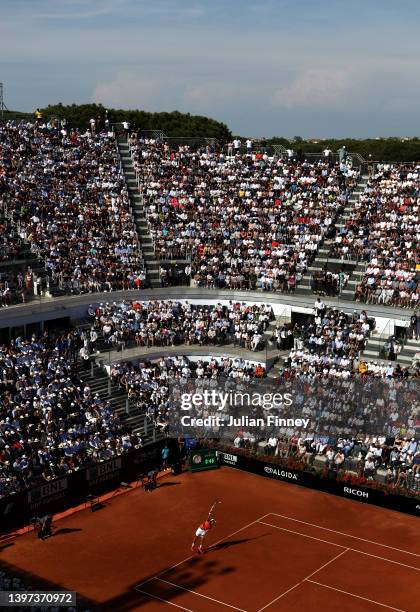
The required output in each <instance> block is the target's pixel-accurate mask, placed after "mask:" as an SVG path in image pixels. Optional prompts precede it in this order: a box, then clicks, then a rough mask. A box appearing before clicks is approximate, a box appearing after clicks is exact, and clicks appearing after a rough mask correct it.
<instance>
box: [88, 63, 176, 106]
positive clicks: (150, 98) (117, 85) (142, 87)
mask: <svg viewBox="0 0 420 612" xmlns="http://www.w3.org/2000/svg"><path fill="white" fill-rule="evenodd" d="M171 85H172V86H173V85H174V83H173V82H172V83H171V80H170V79H168V78H166V77H158V76H156V75H150V76H147V75H142V74H139V73H137V72H134V71H133V72H120V73H118V74H117V75H116V76H115V77H114V78H113V79H111V80H110V81H104V82H102V83H98V84H97V85H96V87H95V89H94V91H93V94H92V102H100V103H101V104H104V105H105V106H110V107H113V108H142V109H149V108H150V110H167V108H168V107H165V99H166V100H167V99H168V95H166V96H165V92H166V94H167V93H168V91H169V90H170V88H171Z"/></svg>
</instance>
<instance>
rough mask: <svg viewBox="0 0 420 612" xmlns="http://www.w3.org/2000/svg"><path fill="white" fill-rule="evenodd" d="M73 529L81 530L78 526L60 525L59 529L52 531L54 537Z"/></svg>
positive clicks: (71, 531) (70, 531)
mask: <svg viewBox="0 0 420 612" xmlns="http://www.w3.org/2000/svg"><path fill="white" fill-rule="evenodd" d="M74 531H82V530H81V529H80V527H61V529H57V531H54V534H53V535H54V537H55V536H58V535H65V534H66V533H73V532H74Z"/></svg>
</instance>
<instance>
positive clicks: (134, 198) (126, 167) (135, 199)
mask: <svg viewBox="0 0 420 612" xmlns="http://www.w3.org/2000/svg"><path fill="white" fill-rule="evenodd" d="M117 144H118V152H119V155H120V160H121V167H122V170H123V173H124V178H125V182H126V185H127V189H128V194H129V197H130V202H131V207H132V209H133V217H134V222H135V224H136V228H137V233H138V236H139V239H140V248H141V250H142V253H143V260H144V265H145V268H146V274H147V279H148V281H149V284H150V286H151V287H152V288H156V287H160V286H161V283H160V277H159V262H158V261H156V257H155V250H154V247H153V240H152V237H151V235H150V232H149V225H148V223H147V219H146V215H145V212H144V205H143V196H142V195H141V194H140V193H139V189H138V185H137V179H136V173H135V170H134V166H133V160H132V158H131V155H130V151H129V148H128V142H127V137H126V136H125V135H123V134H119V135H118V140H117Z"/></svg>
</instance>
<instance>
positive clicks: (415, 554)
mask: <svg viewBox="0 0 420 612" xmlns="http://www.w3.org/2000/svg"><path fill="white" fill-rule="evenodd" d="M265 516H281V518H284V519H287V520H289V521H294V522H295V523H302V524H303V525H310V526H311V527H316V528H317V529H323V530H324V531H331V533H338V534H339V535H343V536H346V537H347V538H354V539H355V540H360V541H361V542H368V543H369V544H376V545H377V546H383V547H384V548H390V549H391V550H397V551H398V552H402V553H405V554H406V555H413V557H420V554H417V553H413V552H410V551H409V550H403V549H402V548H396V547H395V546H389V545H388V544H381V543H380V542H374V541H373V540H367V539H366V538H359V537H358V536H354V535H351V534H350V533H344V532H342V531H337V530H335V529H328V527H321V525H316V524H315V523H307V522H306V521H300V520H299V519H295V518H292V517H291V516H285V515H284V514H277V512H270V513H269V514H266V515H265ZM263 518H265V517H263Z"/></svg>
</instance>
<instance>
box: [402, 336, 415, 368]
mask: <svg viewBox="0 0 420 612" xmlns="http://www.w3.org/2000/svg"><path fill="white" fill-rule="evenodd" d="M417 353H418V356H417V359H420V340H415V339H411V338H410V339H409V340H407V341H406V343H405V344H404V346H403V349H402V351H401V353H398V355H397V363H399V364H401V366H403V367H407V366H412V365H413V363H414V361H415V357H416V355H417Z"/></svg>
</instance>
